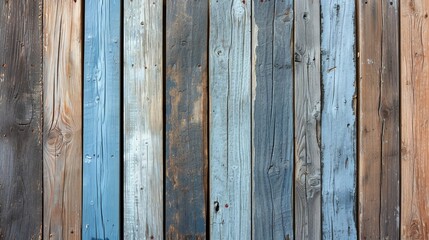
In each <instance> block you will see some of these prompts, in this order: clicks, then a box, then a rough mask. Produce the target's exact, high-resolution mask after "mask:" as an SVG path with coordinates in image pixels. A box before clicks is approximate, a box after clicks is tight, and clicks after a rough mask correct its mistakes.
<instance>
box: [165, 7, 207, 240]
mask: <svg viewBox="0 0 429 240" xmlns="http://www.w3.org/2000/svg"><path fill="white" fill-rule="evenodd" d="M166 11H167V12H166V17H167V18H166V27H167V28H166V34H167V36H166V59H165V61H166V90H165V91H166V92H165V94H166V146H165V148H166V179H165V180H166V185H165V187H166V189H165V197H166V199H165V211H166V213H165V231H166V233H165V234H166V238H167V239H205V238H206V237H207V236H206V224H207V223H206V211H207V206H206V205H207V200H208V199H207V198H208V193H207V191H208V189H207V188H208V185H207V184H208V183H207V181H208V176H207V171H208V159H207V157H208V133H207V127H208V123H207V115H208V111H207V110H208V105H207V91H208V90H207V84H208V83H207V74H208V72H207V49H208V39H207V37H208V14H209V9H208V1H195V0H183V1H176V0H167V9H166Z"/></svg>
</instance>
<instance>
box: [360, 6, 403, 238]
mask: <svg viewBox="0 0 429 240" xmlns="http://www.w3.org/2000/svg"><path fill="white" fill-rule="evenodd" d="M358 13H359V17H358V18H359V30H358V31H359V56H360V58H359V69H360V70H359V114H358V115H359V130H358V134H359V236H360V238H362V239H386V238H388V239H398V238H399V170H400V169H399V156H400V155H399V152H400V146H399V52H398V50H399V49H398V48H399V39H398V30H399V29H398V18H399V16H398V1H396V0H392V1H378V0H361V1H359V3H358Z"/></svg>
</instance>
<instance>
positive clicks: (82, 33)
mask: <svg viewBox="0 0 429 240" xmlns="http://www.w3.org/2000/svg"><path fill="white" fill-rule="evenodd" d="M81 1H82V3H81V12H80V19H81V21H80V36H81V41H82V44H81V51H82V55H81V59H80V64H81V68H82V69H81V71H82V74H81V76H80V81H81V86H80V88H81V89H80V92H81V101H80V108H81V112H82V114H81V116H80V118H81V119H80V120H81V124H82V127H81V134H80V144H81V149H82V153H81V156H80V157H81V159H80V169H81V175H80V182H81V184H82V186H81V196H80V206H81V208H80V216H81V223H80V226H79V230H80V235H81V237H82V236H83V228H82V224H83V221H82V220H83V219H82V216H83V206H84V205H83V198H84V195H83V177H84V176H83V169H84V168H83V167H84V166H83V155H84V154H85V153H84V133H85V120H84V117H85V114H84V111H83V110H84V106H85V98H84V94H85V84H84V83H85V3H86V0H81ZM75 2H76V1H75ZM60 34H61V31H60ZM60 44H61V43H60ZM57 61H59V60H57ZM54 101H55V99H54ZM65 169H66V168H65ZM63 194H64V192H63ZM62 236H64V232H63V231H62Z"/></svg>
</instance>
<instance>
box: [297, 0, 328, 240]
mask: <svg viewBox="0 0 429 240" xmlns="http://www.w3.org/2000/svg"><path fill="white" fill-rule="evenodd" d="M295 16H296V17H295V19H296V24H295V37H294V45H295V46H294V48H295V68H294V70H295V146H296V150H295V153H296V156H295V164H296V166H295V236H296V239H320V238H321V225H322V224H321V193H320V192H321V189H320V188H321V177H320V144H321V142H320V141H321V136H320V128H321V126H320V108H321V83H320V82H321V79H320V2H319V0H302V1H301V0H300V1H296V2H295Z"/></svg>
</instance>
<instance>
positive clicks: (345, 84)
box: [298, 0, 357, 239]
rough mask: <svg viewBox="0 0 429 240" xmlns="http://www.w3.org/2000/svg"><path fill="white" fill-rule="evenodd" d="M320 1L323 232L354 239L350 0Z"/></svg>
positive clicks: (330, 236)
mask: <svg viewBox="0 0 429 240" xmlns="http://www.w3.org/2000/svg"><path fill="white" fill-rule="evenodd" d="M320 6H321V16H322V19H321V31H322V33H321V53H322V59H321V60H322V63H321V66H322V72H321V74H322V84H323V92H322V99H323V103H322V106H323V108H322V122H321V125H322V133H321V140H322V164H323V168H322V176H323V178H322V212H323V214H322V236H323V239H357V229H356V222H355V219H356V216H357V212H356V207H355V206H356V171H357V168H356V114H355V111H356V109H355V107H356V100H357V99H356V88H355V81H356V61H355V43H356V41H355V2H354V1H350V0H321V4H320ZM298 104H299V103H298Z"/></svg>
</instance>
